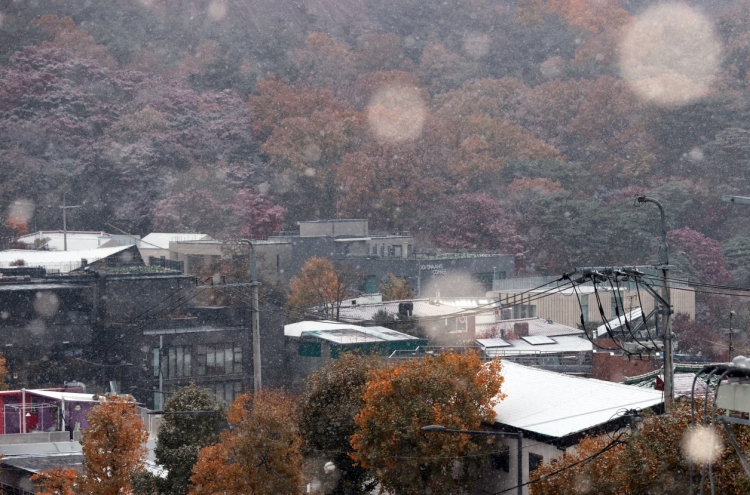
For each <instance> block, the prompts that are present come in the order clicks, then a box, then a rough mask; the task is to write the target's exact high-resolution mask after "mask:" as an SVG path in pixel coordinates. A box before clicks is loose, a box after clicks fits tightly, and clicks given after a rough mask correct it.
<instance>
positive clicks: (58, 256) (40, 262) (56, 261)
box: [0, 246, 130, 273]
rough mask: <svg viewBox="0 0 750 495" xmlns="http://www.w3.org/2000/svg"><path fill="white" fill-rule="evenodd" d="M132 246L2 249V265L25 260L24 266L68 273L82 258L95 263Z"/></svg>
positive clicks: (78, 264)
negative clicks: (68, 248) (58, 249)
mask: <svg viewBox="0 0 750 495" xmlns="http://www.w3.org/2000/svg"><path fill="white" fill-rule="evenodd" d="M129 248H130V246H117V247H103V248H98V249H83V250H78V251H35V250H32V249H8V250H7V251H0V267H9V266H11V263H14V262H17V261H18V260H23V262H24V264H23V265H22V266H27V267H42V268H45V269H47V270H59V271H60V273H67V272H70V271H72V270H75V269H77V268H79V267H80V266H81V260H82V259H85V260H86V261H87V262H88V263H93V262H95V261H99V260H101V259H104V258H107V257H109V256H112V255H114V254H117V253H119V252H120V251H124V250H126V249H129Z"/></svg>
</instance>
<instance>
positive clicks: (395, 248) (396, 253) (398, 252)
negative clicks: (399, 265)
mask: <svg viewBox="0 0 750 495" xmlns="http://www.w3.org/2000/svg"><path fill="white" fill-rule="evenodd" d="M402 252H403V250H402V246H393V256H395V257H396V258H400V257H401V253H402Z"/></svg>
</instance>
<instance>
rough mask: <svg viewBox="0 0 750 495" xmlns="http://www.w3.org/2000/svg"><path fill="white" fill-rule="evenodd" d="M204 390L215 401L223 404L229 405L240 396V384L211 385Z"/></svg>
mask: <svg viewBox="0 0 750 495" xmlns="http://www.w3.org/2000/svg"><path fill="white" fill-rule="evenodd" d="M206 388H207V389H208V391H209V393H210V394H211V395H213V396H214V398H215V399H216V400H217V401H220V402H223V403H225V404H230V403H231V402H232V401H233V400H234V399H236V398H237V397H238V396H239V395H241V394H242V383H241V382H220V383H213V384H211V385H209V386H207V387H206Z"/></svg>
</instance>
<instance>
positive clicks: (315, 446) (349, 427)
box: [299, 353, 381, 495]
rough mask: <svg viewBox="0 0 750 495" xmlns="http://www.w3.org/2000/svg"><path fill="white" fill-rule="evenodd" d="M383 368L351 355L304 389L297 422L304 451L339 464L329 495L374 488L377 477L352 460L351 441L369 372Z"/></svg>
mask: <svg viewBox="0 0 750 495" xmlns="http://www.w3.org/2000/svg"><path fill="white" fill-rule="evenodd" d="M380 367H381V363H380V361H378V360H377V359H375V358H372V357H366V356H359V355H356V354H352V353H348V354H344V355H343V356H340V357H339V358H338V359H335V360H333V361H331V362H330V363H329V364H327V365H326V366H324V367H323V368H321V369H320V370H317V371H315V372H313V373H312V374H311V375H310V377H309V378H308V380H307V382H306V384H305V392H304V393H303V394H302V397H301V398H300V420H299V428H300V435H301V437H302V439H303V452H304V453H305V454H306V455H307V456H309V457H312V458H317V459H323V460H331V461H332V462H333V463H334V464H335V465H336V473H335V477H334V478H335V479H333V480H325V482H326V485H330V486H327V487H326V488H328V490H326V493H330V494H335V495H345V494H350V495H355V494H362V495H364V494H366V493H370V491H371V490H372V488H373V485H374V484H375V483H374V480H375V475H374V473H373V472H372V471H370V470H368V469H365V468H363V467H361V466H358V465H356V464H355V462H354V460H353V459H352V457H351V456H352V453H353V449H352V446H351V442H350V439H351V436H352V435H353V434H354V433H355V432H356V431H357V425H356V423H355V422H354V417H355V416H356V415H357V413H358V412H359V410H360V409H361V408H362V405H363V395H364V392H365V388H366V386H367V380H368V378H369V375H370V372H371V371H373V370H376V369H378V368H380Z"/></svg>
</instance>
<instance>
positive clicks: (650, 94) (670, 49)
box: [620, 3, 721, 106]
mask: <svg viewBox="0 0 750 495" xmlns="http://www.w3.org/2000/svg"><path fill="white" fill-rule="evenodd" d="M720 57H721V48H720V45H719V42H718V41H717V39H716V36H715V34H714V31H713V26H712V24H711V22H710V21H709V20H708V19H706V17H704V16H703V15H702V14H700V13H699V12H697V11H696V10H694V9H692V8H691V7H688V6H687V5H685V4H682V3H667V4H663V5H658V6H655V7H651V8H650V9H648V10H646V11H645V12H644V13H643V14H641V15H640V16H638V17H637V18H636V20H635V22H633V23H632V24H631V25H630V26H629V27H628V28H626V31H625V36H624V37H623V40H622V43H621V45H620V72H621V74H622V76H623V77H624V78H625V79H626V80H627V81H628V82H629V83H630V86H631V88H632V89H633V90H634V91H635V92H636V93H637V94H638V95H639V96H640V97H641V98H643V99H645V100H647V101H650V102H653V103H656V104H657V105H661V106H676V105H684V104H686V103H689V102H691V101H693V100H695V99H696V98H700V97H702V96H705V95H706V94H708V92H709V91H710V89H711V87H712V85H713V83H714V81H715V79H716V72H717V71H718V69H719V62H720Z"/></svg>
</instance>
